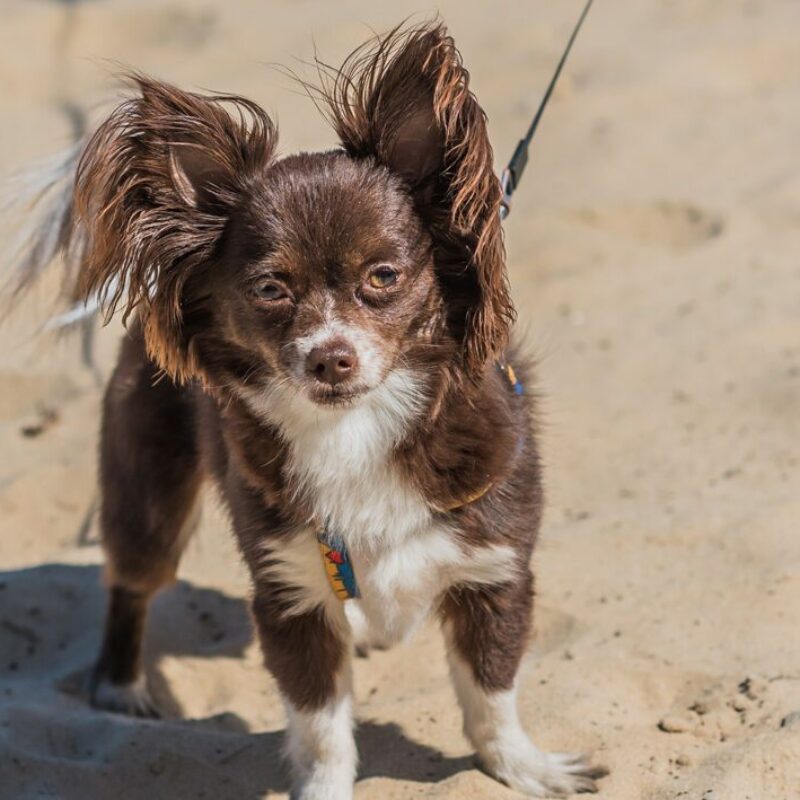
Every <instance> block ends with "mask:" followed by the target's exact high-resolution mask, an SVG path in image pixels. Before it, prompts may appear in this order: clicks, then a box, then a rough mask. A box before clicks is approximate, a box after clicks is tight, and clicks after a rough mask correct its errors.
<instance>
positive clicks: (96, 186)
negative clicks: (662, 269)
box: [39, 22, 605, 800]
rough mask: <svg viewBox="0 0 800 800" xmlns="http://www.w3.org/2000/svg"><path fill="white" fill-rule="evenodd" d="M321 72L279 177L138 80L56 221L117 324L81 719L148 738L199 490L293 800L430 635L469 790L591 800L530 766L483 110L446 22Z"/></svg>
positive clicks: (558, 775) (522, 538) (100, 134)
mask: <svg viewBox="0 0 800 800" xmlns="http://www.w3.org/2000/svg"><path fill="white" fill-rule="evenodd" d="M320 75H321V78H322V80H321V85H320V86H319V87H317V88H316V90H313V89H312V90H311V91H312V93H314V98H315V100H316V102H317V104H318V106H320V107H321V108H322V109H323V110H324V112H325V114H326V116H327V117H328V118H329V120H330V122H331V123H332V126H333V129H334V131H335V132H336V134H337V136H338V140H339V146H338V147H337V148H336V149H334V150H331V151H329V152H322V153H302V154H299V155H290V156H286V157H282V158H279V157H278V156H277V155H276V144H277V131H276V128H275V126H274V124H273V123H272V121H271V120H270V118H269V117H268V116H267V114H266V113H265V112H264V111H263V110H262V109H261V108H260V107H259V106H257V105H256V104H254V103H252V102H250V101H248V100H246V99H244V98H241V97H236V96H202V95H198V94H193V93H188V92H184V91H181V90H179V89H177V88H175V87H173V86H169V85H166V84H164V83H161V82H158V81H156V80H153V79H151V78H148V77H144V76H141V75H136V76H133V77H132V81H133V84H134V88H135V93H134V95H133V96H132V97H131V98H130V99H128V100H127V101H125V102H123V103H122V104H121V105H120V106H119V107H118V108H117V109H116V110H115V111H114V112H113V113H112V114H111V115H110V117H109V118H108V119H106V120H105V122H103V123H102V124H101V125H100V127H99V128H98V129H97V131H96V132H95V133H94V134H93V135H92V136H91V138H90V140H89V141H88V142H87V143H86V144H85V146H83V147H82V148H80V152H79V153H78V155H77V156H76V165H75V169H74V177H73V178H72V179H71V181H70V184H69V188H68V193H67V195H65V201H64V203H63V208H62V209H61V212H60V213H59V214H58V215H56V217H54V216H53V215H52V214H51V215H49V216H48V219H47V224H48V226H50V227H53V225H55V227H56V228H57V230H56V232H55V234H54V233H53V231H52V230H50V229H48V231H47V232H46V233H47V235H48V236H51V237H52V236H55V239H53V241H55V242H56V247H57V249H60V250H61V251H62V252H63V253H64V254H65V255H66V257H67V263H69V264H73V265H74V269H73V270H72V271H70V273H69V274H70V276H71V280H74V286H75V296H76V298H78V299H81V300H84V301H89V300H90V299H91V298H100V302H101V303H102V305H103V306H104V307H105V309H106V310H107V312H108V313H109V314H110V313H113V312H114V311H120V312H121V313H122V314H123V316H124V318H125V319H126V321H127V334H126V336H125V337H124V339H123V342H122V345H121V350H120V354H119V359H118V362H117V365H116V368H115V370H114V373H113V375H112V377H111V379H110V382H109V384H108V387H107V391H106V394H105V400H104V407H103V421H102V432H101V447H100V482H101V489H102V502H101V511H100V518H101V528H102V539H103V544H104V549H105V553H106V559H107V570H106V574H107V581H108V585H109V606H108V613H107V620H106V624H105V634H104V639H103V643H102V649H101V652H100V656H99V659H98V661H97V664H96V667H95V669H94V673H93V678H92V685H91V701H92V703H93V704H94V705H95V706H96V707H98V708H101V709H106V710H109V711H115V712H122V713H126V714H134V715H142V716H154V715H156V713H157V712H156V707H155V705H154V703H153V701H152V699H151V697H150V694H149V693H148V689H147V686H146V683H145V679H144V676H143V672H142V664H141V645H142V635H143V629H144V622H145V616H146V613H147V609H148V605H149V603H150V600H151V598H152V597H153V595H154V594H155V593H156V592H157V591H158V590H159V589H161V588H162V587H164V586H165V585H167V584H169V583H170V582H171V581H173V579H174V577H175V574H176V570H177V568H178V562H179V560H180V556H181V553H182V551H183V549H184V547H185V546H186V543H187V541H188V538H189V536H190V535H191V530H192V520H193V519H194V518H195V514H194V508H195V504H196V502H197V500H198V496H199V493H200V491H201V488H202V486H203V484H204V483H205V482H206V481H213V482H215V483H216V485H217V487H218V489H219V492H220V494H221V496H222V498H223V500H224V502H225V504H226V507H227V509H228V511H229V513H230V518H231V520H232V527H233V530H234V532H235V535H236V537H237V540H238V543H239V547H240V549H241V552H242V554H243V557H244V559H245V560H246V563H247V565H248V567H249V570H250V573H251V575H252V583H253V596H252V611H253V618H254V621H255V627H256V630H257V634H258V637H259V640H260V643H261V645H262V649H263V653H264V661H265V664H266V667H267V668H268V669H269V670H270V671H271V673H272V674H273V676H274V677H275V680H276V681H277V684H278V686H279V689H280V693H281V696H282V699H283V702H284V704H285V707H286V712H287V717H288V730H287V751H288V758H289V760H290V763H291V767H292V770H293V775H294V779H295V785H294V796H295V797H297V798H301V799H302V800H323V799H325V800H345V799H346V798H350V797H352V791H353V783H354V780H355V776H356V766H357V753H356V747H355V743H354V739H353V695H352V680H351V659H352V657H353V654H354V650H355V649H356V647H358V648H361V649H366V648H368V647H369V646H381V647H388V646H390V645H392V644H394V643H396V642H398V641H400V640H403V639H405V638H406V637H408V636H409V635H410V634H411V633H413V632H414V630H415V629H416V628H418V627H419V626H420V624H421V623H422V622H423V621H424V620H426V619H427V618H429V617H431V616H436V617H438V619H439V620H440V622H441V627H442V630H443V632H444V636H445V638H446V642H447V652H448V658H449V664H450V670H451V674H452V679H453V684H454V688H455V692H456V695H457V698H458V701H459V703H460V706H461V709H462V712H463V719H464V731H465V734H466V736H467V738H468V739H469V741H470V742H471V743H472V745H473V746H474V748H475V750H476V752H477V755H478V757H479V759H480V762H481V763H482V765H483V767H484V768H485V769H486V770H487V771H488V772H489V773H490V774H491V775H493V776H494V777H495V778H496V779H498V780H499V781H502V782H503V783H505V784H508V785H509V786H511V787H512V788H514V789H516V790H518V791H520V792H523V793H527V794H528V795H530V796H533V797H549V796H563V795H568V794H572V793H575V792H594V791H596V790H597V784H596V780H597V779H598V778H599V777H601V776H602V775H603V774H605V771H604V770H603V769H601V768H598V767H595V766H592V765H591V763H590V762H589V761H588V759H587V758H586V757H585V756H573V755H567V754H547V753H545V752H543V751H541V750H539V749H538V748H537V747H536V746H535V745H534V744H533V743H532V742H531V740H530V739H529V738H528V736H527V734H526V733H525V732H524V730H523V726H522V724H521V721H520V719H519V716H518V712H517V700H516V692H517V686H518V681H517V675H518V671H519V668H520V662H521V660H522V658H523V654H524V652H525V649H526V644H527V642H528V639H529V633H530V627H531V613H532V605H533V576H532V573H531V567H530V560H531V553H532V549H533V546H534V543H535V540H536V536H537V531H538V528H539V523H540V517H541V511H542V503H543V499H542V484H541V467H540V459H539V455H538V450H537V442H536V438H535V427H536V426H535V416H534V408H533V397H534V393H533V392H531V391H530V388H531V383H530V381H531V375H530V370H529V368H528V367H527V366H526V364H525V361H524V359H523V358H522V357H521V356H520V355H519V353H518V352H516V351H515V350H514V348H513V347H511V346H510V345H509V334H510V329H511V327H512V325H513V322H514V316H515V315H514V309H513V305H512V301H511V298H510V296H509V286H508V281H507V276H506V267H505V250H504V244H503V235H502V230H501V225H500V216H499V210H500V202H501V190H500V184H499V181H498V179H497V178H496V176H495V174H494V172H493V167H492V148H491V145H490V142H489V138H488V134H487V125H486V116H485V113H484V111H483V110H482V109H481V107H480V105H479V104H478V102H477V100H476V98H475V96H474V95H473V94H472V92H471V91H470V88H469V75H468V72H467V70H466V69H465V68H464V66H463V64H462V60H461V57H460V54H459V52H458V51H457V49H456V47H455V45H454V42H453V40H452V38H451V37H450V36H449V35H448V33H447V31H446V29H445V28H444V26H443V25H442V24H441V23H439V22H432V23H425V24H422V25H417V26H411V27H400V28H398V29H395V30H394V31H392V32H391V33H390V34H388V35H386V36H384V37H379V38H377V39H376V40H375V41H372V42H370V43H368V44H367V45H364V46H362V47H361V48H359V49H357V50H356V51H355V52H354V53H353V54H351V56H350V57H348V59H347V60H346V61H345V63H344V64H343V65H342V67H341V68H339V69H336V70H332V69H326V68H321V71H320ZM43 235H44V234H43ZM39 256H41V253H40V254H39Z"/></svg>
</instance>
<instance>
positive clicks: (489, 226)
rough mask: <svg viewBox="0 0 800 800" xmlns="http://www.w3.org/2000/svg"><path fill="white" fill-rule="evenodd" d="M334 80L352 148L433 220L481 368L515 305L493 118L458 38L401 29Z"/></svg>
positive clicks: (338, 115)
mask: <svg viewBox="0 0 800 800" xmlns="http://www.w3.org/2000/svg"><path fill="white" fill-rule="evenodd" d="M327 77H328V78H329V79H330V80H329V81H328V82H327V85H326V86H324V87H323V95H324V97H325V100H326V101H327V103H328V105H329V109H330V117H331V120H332V122H333V125H334V128H335V129H336V131H337V133H338V135H339V137H340V139H341V141H342V144H343V146H344V148H345V150H346V151H347V152H348V153H349V154H350V155H351V156H353V157H355V158H362V157H372V158H375V159H376V160H377V161H379V162H380V163H382V164H384V165H385V166H386V167H388V168H389V169H390V170H392V172H394V173H395V174H397V175H398V176H400V177H401V178H402V179H403V180H404V181H405V182H406V183H407V185H408V186H409V189H410V191H411V193H412V196H413V197H414V200H415V203H416V205H417V208H418V210H419V212H420V213H421V214H422V216H423V218H424V219H425V220H426V221H427V222H428V225H429V229H430V231H431V234H432V236H433V238H434V243H435V248H434V252H435V260H436V269H437V274H438V276H439V279H440V282H441V284H442V286H443V289H444V291H445V296H446V298H448V300H449V302H448V305H449V306H450V308H449V311H450V316H451V317H452V318H451V319H450V325H451V328H452V329H453V331H454V333H456V334H457V335H458V336H460V337H461V338H462V341H463V353H464V365H465V367H466V368H467V369H468V370H469V372H470V373H471V374H473V375H477V374H479V373H480V371H481V370H482V368H483V366H484V365H485V363H486V362H487V360H488V359H490V358H494V357H497V356H499V355H500V354H501V353H502V350H503V349H504V347H505V346H506V343H507V339H508V332H509V328H510V325H511V323H512V322H513V319H514V308H513V305H512V303H511V299H510V296H509V290H508V281H507V277H506V270H505V248H504V246H503V235H502V229H501V226H500V199H501V190H500V183H499V181H498V179H497V177H496V176H495V173H494V169H493V164H492V148H491V145H490V143H489V137H488V132H487V129H486V115H485V114H484V112H483V109H482V108H481V107H480V105H479V104H478V101H477V100H476V99H475V96H474V95H473V94H472V92H471V91H470V89H469V73H468V72H467V70H466V69H465V68H464V66H463V64H462V62H461V56H460V54H459V52H458V50H457V49H456V47H455V44H454V43H453V40H452V38H451V37H450V36H448V35H447V31H446V29H445V28H444V26H443V25H441V24H436V23H433V24H425V25H421V26H418V27H414V28H410V29H404V28H398V29H396V30H394V31H392V32H391V33H390V34H388V35H387V36H385V37H383V38H380V39H378V40H377V42H376V43H374V44H373V45H371V46H368V49H366V50H365V49H363V48H362V49H359V50H357V51H355V52H354V53H353V54H352V55H351V56H350V57H349V58H348V59H347V60H346V61H345V63H344V65H343V66H342V68H341V69H340V70H336V71H333V72H331V73H328V75H327Z"/></svg>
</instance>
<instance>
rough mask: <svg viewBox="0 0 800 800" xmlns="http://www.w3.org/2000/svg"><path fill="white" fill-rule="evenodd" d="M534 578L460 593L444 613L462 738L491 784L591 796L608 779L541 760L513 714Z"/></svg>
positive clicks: (548, 757)
mask: <svg viewBox="0 0 800 800" xmlns="http://www.w3.org/2000/svg"><path fill="white" fill-rule="evenodd" d="M531 585H532V578H531V576H530V575H529V574H526V575H524V576H521V577H520V578H518V579H517V580H516V581H512V582H509V583H506V584H503V585H500V586H491V587H481V588H475V589H469V588H465V589H459V590H455V591H453V592H451V594H450V595H449V596H448V597H447V598H446V600H445V602H444V605H443V608H442V612H443V620H444V625H443V627H444V632H445V636H446V638H447V645H448V660H449V662H450V672H451V676H452V679H453V685H454V688H455V690H456V695H457V696H458V700H459V704H460V705H461V710H462V712H463V715H464V733H465V735H466V736H467V738H468V739H469V740H470V742H471V743H472V745H473V746H474V747H475V750H476V752H477V754H478V758H479V759H480V761H481V763H482V765H483V767H484V768H485V769H486V770H487V772H489V773H490V774H491V775H492V776H494V777H495V778H497V779H498V780H500V781H502V782H503V783H505V784H507V785H509V786H511V787H512V788H513V789H516V790H517V791H519V792H523V793H524V794H528V795H530V796H532V797H563V796H566V795H570V794H574V793H576V792H596V791H597V786H596V784H595V779H596V778H599V777H601V776H602V775H605V774H606V771H605V770H604V769H602V768H597V767H593V766H591V765H590V764H589V763H587V761H586V760H585V759H584V758H583V757H582V756H576V755H570V754H566V753H545V752H544V751H542V750H540V749H539V748H538V747H536V745H534V744H533V742H532V741H531V740H530V739H529V738H528V735H527V734H526V733H525V730H524V729H523V727H522V723H521V722H520V719H519V714H518V711H517V672H518V670H519V666H520V662H521V660H522V655H523V653H524V650H525V644H526V641H527V636H528V631H529V628H530V615H531V605H532V596H533V594H532V589H531Z"/></svg>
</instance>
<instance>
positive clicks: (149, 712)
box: [89, 676, 161, 719]
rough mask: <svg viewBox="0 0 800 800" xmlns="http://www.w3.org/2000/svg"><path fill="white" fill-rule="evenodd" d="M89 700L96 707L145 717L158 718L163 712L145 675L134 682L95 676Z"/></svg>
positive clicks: (116, 712) (90, 688)
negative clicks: (116, 680) (152, 695)
mask: <svg viewBox="0 0 800 800" xmlns="http://www.w3.org/2000/svg"><path fill="white" fill-rule="evenodd" d="M89 702H90V703H91V705H92V706H93V707H94V708H98V709H101V710H102V711H111V712H113V713H115V714H127V715H128V716H131V717H141V718H143V719H158V718H159V717H160V716H161V714H160V713H159V710H158V707H157V706H156V704H155V702H154V701H153V698H152V697H151V696H150V692H149V690H148V688H147V684H146V682H145V680H144V676H142V677H140V678H139V679H137V680H136V681H133V682H132V683H123V684H116V683H111V681H109V680H108V678H106V677H103V676H95V677H93V678H92V681H91V685H90V687H89Z"/></svg>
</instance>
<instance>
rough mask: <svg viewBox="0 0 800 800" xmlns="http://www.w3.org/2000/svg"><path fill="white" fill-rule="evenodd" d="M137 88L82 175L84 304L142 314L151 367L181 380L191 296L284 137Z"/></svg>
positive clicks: (187, 368)
mask: <svg viewBox="0 0 800 800" xmlns="http://www.w3.org/2000/svg"><path fill="white" fill-rule="evenodd" d="M133 82H134V84H135V86H136V88H137V90H138V92H137V95H136V96H135V97H133V98H132V99H130V100H128V101H126V102H125V103H123V104H122V105H120V106H119V107H118V108H117V109H116V110H115V111H114V112H113V113H112V114H111V116H110V117H109V118H108V119H107V120H106V121H105V122H104V123H103V124H102V125H101V126H100V128H99V129H98V130H97V132H96V133H95V134H94V136H93V137H92V138H91V140H90V141H89V143H88V145H87V146H86V149H85V150H84V152H83V155H82V157H81V161H80V164H79V166H78V173H77V178H76V183H75V208H76V211H77V216H78V219H79V220H80V222H81V223H82V224H83V226H84V227H85V229H86V231H87V241H86V250H85V253H84V256H83V261H82V265H81V268H80V277H79V292H80V295H81V296H82V297H83V298H84V299H86V298H88V297H89V296H91V295H93V294H97V295H99V296H100V298H101V300H102V301H103V302H104V306H105V308H106V310H107V313H108V314H109V315H110V314H111V313H113V312H114V310H115V309H116V308H117V307H120V308H121V309H122V311H123V313H124V316H125V317H127V316H128V315H130V314H131V312H132V311H133V310H134V309H137V310H138V312H139V314H140V315H141V317H142V320H143V323H144V328H145V336H146V340H147V346H148V350H149V352H150V354H151V356H152V357H153V358H154V360H155V361H156V362H157V363H158V364H159V366H161V367H162V368H163V369H164V370H165V371H167V372H168V373H169V374H170V375H172V376H173V377H174V378H175V379H177V380H181V379H185V378H187V377H190V376H192V375H193V374H195V373H196V364H194V363H193V358H192V352H191V346H190V342H189V341H188V340H187V337H186V335H185V332H184V329H183V324H182V323H183V318H182V308H181V300H182V290H183V287H184V286H185V284H186V280H187V279H188V277H189V275H190V274H191V273H192V271H194V270H196V269H198V268H199V267H200V266H202V264H203V263H207V262H208V260H209V259H210V258H211V256H212V254H213V252H214V249H215V247H216V245H217V243H218V241H219V239H220V237H221V235H222V232H223V230H224V228H225V225H226V223H227V220H228V218H229V216H230V214H231V212H232V210H233V209H234V208H235V207H236V206H237V205H238V204H239V203H240V202H241V200H242V199H243V196H244V195H245V194H246V193H247V192H248V191H249V186H250V185H251V183H252V179H253V177H254V176H256V175H257V174H258V173H259V172H262V171H263V170H265V169H266V167H267V166H268V165H269V163H270V161H271V159H272V156H273V153H274V150H275V143H276V139H277V135H276V130H275V127H274V126H273V124H272V122H271V121H270V119H269V117H268V116H267V115H266V113H265V112H264V111H263V110H262V109H261V108H260V107H259V106H257V105H256V104H255V103H252V102H250V101H248V100H245V99H243V98H241V97H233V96H214V97H203V96H201V95H197V94H192V93H189V92H183V91H180V90H179V89H176V88H175V87H173V86H169V85H166V84H163V83H159V82H157V81H153V80H150V79H147V78H143V77H140V76H136V77H134V78H133ZM228 108H231V109H232V110H233V112H234V113H233V114H231V113H229V111H228Z"/></svg>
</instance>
